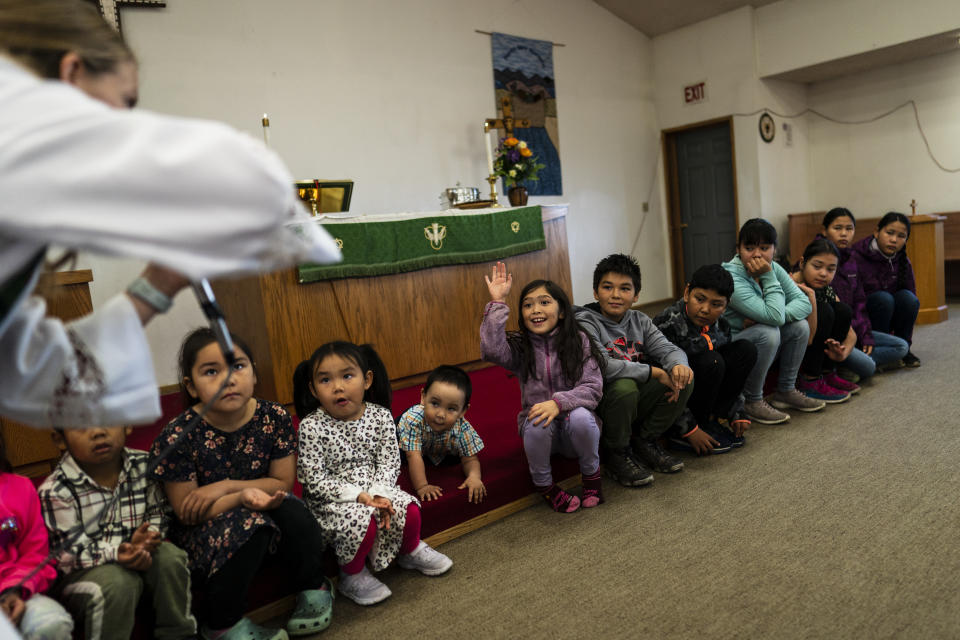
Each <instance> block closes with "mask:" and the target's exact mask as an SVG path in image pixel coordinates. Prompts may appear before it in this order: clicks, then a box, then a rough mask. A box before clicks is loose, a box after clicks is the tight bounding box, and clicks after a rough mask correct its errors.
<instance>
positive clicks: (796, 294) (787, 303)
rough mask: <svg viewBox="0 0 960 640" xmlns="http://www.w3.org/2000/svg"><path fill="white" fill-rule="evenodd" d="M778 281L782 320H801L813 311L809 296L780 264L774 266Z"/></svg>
mask: <svg viewBox="0 0 960 640" xmlns="http://www.w3.org/2000/svg"><path fill="white" fill-rule="evenodd" d="M774 273H776V275H777V278H778V280H779V281H780V288H781V289H782V290H783V299H784V303H783V320H784V322H796V321H797V320H803V319H805V318H806V317H807V316H809V315H810V314H811V312H813V305H812V304H810V298H809V297H808V296H807V294H806V293H804V292H803V291H802V290H801V289H800V287H798V286H797V283H796V282H794V281H793V278H791V277H790V275H789V274H788V273H787V272H786V271H785V270H784V269H783V268H782V267H781V266H780V265H775V266H774Z"/></svg>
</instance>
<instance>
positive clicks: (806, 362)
mask: <svg viewBox="0 0 960 640" xmlns="http://www.w3.org/2000/svg"><path fill="white" fill-rule="evenodd" d="M851 316H852V313H851V311H850V307H848V306H847V305H846V304H844V303H843V302H827V303H821V302H819V301H818V302H817V332H816V333H815V334H814V335H813V342H811V343H810V345H809V346H808V347H807V351H806V353H805V354H804V355H803V362H802V363H801V364H800V371H801V372H803V374H804V375H807V376H811V377H814V378H819V377H820V376H821V375H823V372H824V371H833V370H834V368H836V363H835V362H834V361H833V360H831V359H830V358H828V357H827V356H826V354H825V353H824V352H823V349H824V345H825V344H826V342H827V339H828V338H833V339H834V340H836V341H837V342H840V343H841V344H842V343H843V341H844V340H846V339H847V333H848V332H849V331H850V318H851Z"/></svg>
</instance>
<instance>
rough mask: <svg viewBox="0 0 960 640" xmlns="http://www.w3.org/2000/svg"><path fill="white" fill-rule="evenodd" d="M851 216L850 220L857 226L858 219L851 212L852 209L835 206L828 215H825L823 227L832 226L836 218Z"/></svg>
mask: <svg viewBox="0 0 960 640" xmlns="http://www.w3.org/2000/svg"><path fill="white" fill-rule="evenodd" d="M844 217H846V218H850V221H851V222H853V226H857V219H856V218H854V217H853V214H852V213H851V212H850V209H846V208H844V207H834V208H833V209H830V211H827V215H825V216H823V228H824V229H826V228H827V227H829V226H830V223H831V222H833V221H834V220H836V219H837V218H844Z"/></svg>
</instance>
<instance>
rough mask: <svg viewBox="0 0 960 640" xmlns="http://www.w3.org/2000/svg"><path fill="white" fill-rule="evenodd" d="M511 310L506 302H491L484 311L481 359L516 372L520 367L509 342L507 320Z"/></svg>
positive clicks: (481, 333) (481, 330)
mask: <svg viewBox="0 0 960 640" xmlns="http://www.w3.org/2000/svg"><path fill="white" fill-rule="evenodd" d="M509 315H510V308H509V307H508V306H507V303H505V302H495V301H490V302H488V303H487V306H486V307H485V308H484V310H483V322H481V323H480V357H481V358H483V359H484V360H486V361H487V362H492V363H494V364H497V365H500V366H501V367H504V368H505V369H509V370H511V371H516V370H517V368H518V367H519V359H518V358H517V354H516V353H514V352H513V350H512V349H511V348H510V344H509V343H508V342H507V334H506V333H505V331H506V328H507V318H508V317H509Z"/></svg>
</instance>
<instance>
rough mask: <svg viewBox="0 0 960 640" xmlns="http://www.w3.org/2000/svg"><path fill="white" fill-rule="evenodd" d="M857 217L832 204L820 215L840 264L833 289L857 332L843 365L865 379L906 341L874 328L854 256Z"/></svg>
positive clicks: (902, 350) (901, 351) (899, 354)
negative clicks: (846, 308)
mask: <svg viewBox="0 0 960 640" xmlns="http://www.w3.org/2000/svg"><path fill="white" fill-rule="evenodd" d="M856 226H857V219H856V218H855V217H854V216H853V213H852V212H851V211H850V210H849V209H845V208H843V207H835V208H833V209H831V210H830V211H828V212H827V214H826V215H825V216H824V217H823V234H824V237H826V238H827V239H828V240H830V241H831V242H833V243H834V244H835V245H837V248H838V249H839V250H840V264H839V265H837V273H836V276H835V277H834V279H833V290H834V291H836V293H837V297H839V298H840V300H841V301H842V302H845V303H846V304H848V305H849V306H850V309H851V310H852V312H853V315H852V318H851V321H850V326H851V327H852V328H853V330H854V332H855V333H856V334H857V346H856V348H855V349H853V350H852V351H851V352H850V355H849V356H848V357H847V359H846V360H844V362H843V365H844V367H845V368H847V369H849V370H850V371H852V372H853V373H855V374H856V375H857V376H858V377H859V378H868V377H870V376H872V375H873V374H874V372H875V371H876V368H877V367H883V366H885V365H888V364H890V363H893V362H897V361H899V360H900V359H901V358H903V357H904V356H905V355H906V354H907V350H908V349H909V346H908V345H907V343H906V341H905V340H903V339H902V338H898V337H897V336H893V335H890V334H889V333H881V332H880V331H874V329H873V326H872V325H871V324H870V316H869V314H868V313H867V294H866V293H864V291H863V285H862V283H861V282H860V274H859V270H858V268H857V261H856V259H853V258H854V256H853V250H852V247H853V235H854V232H855V231H856ZM854 381H855V382H856V380H854Z"/></svg>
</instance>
